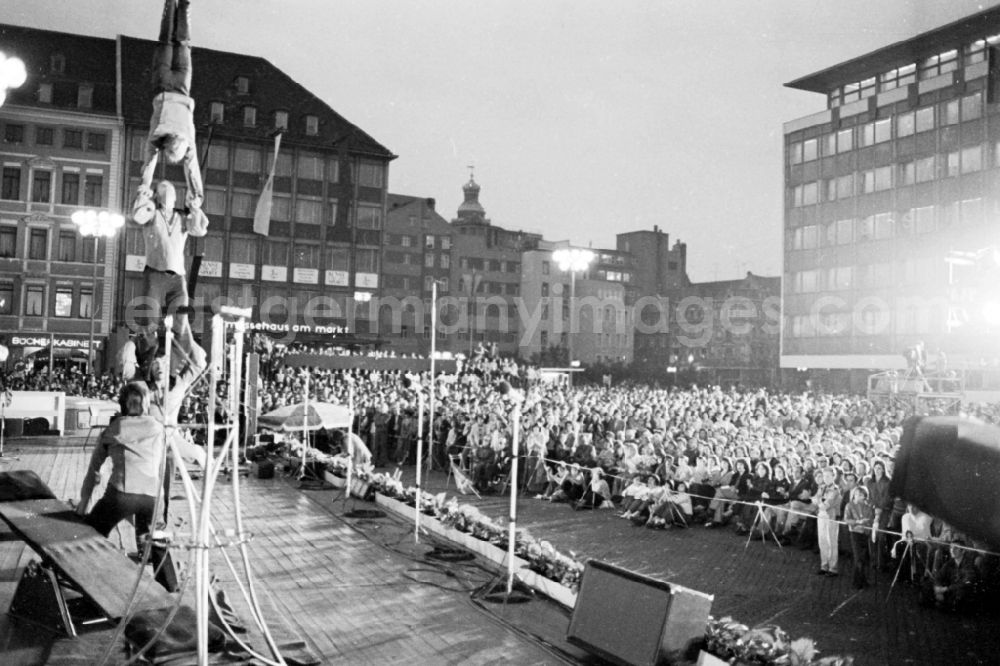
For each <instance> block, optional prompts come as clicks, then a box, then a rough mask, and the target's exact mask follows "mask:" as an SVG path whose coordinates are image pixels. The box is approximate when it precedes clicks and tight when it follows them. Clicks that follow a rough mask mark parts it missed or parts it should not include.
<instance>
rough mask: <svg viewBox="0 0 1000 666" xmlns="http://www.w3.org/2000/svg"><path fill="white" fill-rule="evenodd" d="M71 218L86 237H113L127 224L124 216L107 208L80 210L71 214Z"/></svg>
mask: <svg viewBox="0 0 1000 666" xmlns="http://www.w3.org/2000/svg"><path fill="white" fill-rule="evenodd" d="M70 220H72V221H73V224H75V225H76V226H77V228H78V229H79V230H80V235H81V236H84V237H86V238H91V237H94V236H104V237H105V238H111V237H113V236H114V235H115V234H116V233H117V232H118V230H119V229H121V228H122V227H123V226H125V218H124V217H122V216H121V215H120V214H118V213H109V212H108V211H106V210H102V211H96V210H78V211H76V212H75V213H73V214H72V215H71V216H70Z"/></svg>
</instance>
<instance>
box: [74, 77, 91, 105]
mask: <svg viewBox="0 0 1000 666" xmlns="http://www.w3.org/2000/svg"><path fill="white" fill-rule="evenodd" d="M76 106H77V108H79V109H89V108H91V107H93V106H94V86H92V85H91V84H89V83H81V84H80V87H79V88H77V91H76Z"/></svg>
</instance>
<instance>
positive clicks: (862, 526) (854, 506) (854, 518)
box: [844, 486, 875, 590]
mask: <svg viewBox="0 0 1000 666" xmlns="http://www.w3.org/2000/svg"><path fill="white" fill-rule="evenodd" d="M874 518H875V512H874V511H873V510H872V507H871V504H869V502H868V489H867V488H865V487H864V486H855V487H854V489H853V490H851V501H850V502H848V503H847V508H846V509H845V510H844V522H846V523H847V525H848V530H849V534H850V538H851V556H852V557H853V558H854V578H853V581H852V584H853V585H854V588H855V589H857V590H861V589H864V588H866V587H868V567H869V558H868V533H869V529H870V527H871V525H872V521H873V520H874Z"/></svg>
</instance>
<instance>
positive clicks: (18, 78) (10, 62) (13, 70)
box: [0, 58, 28, 88]
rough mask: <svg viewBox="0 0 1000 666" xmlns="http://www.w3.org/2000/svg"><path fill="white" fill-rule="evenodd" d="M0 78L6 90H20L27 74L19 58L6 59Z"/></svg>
mask: <svg viewBox="0 0 1000 666" xmlns="http://www.w3.org/2000/svg"><path fill="white" fill-rule="evenodd" d="M0 76H2V77H3V80H4V83H5V84H6V86H7V87H8V88H20V87H21V86H22V85H24V82H25V81H26V80H27V79H28V72H27V70H25V69H24V63H23V62H21V59H20V58H8V59H7V60H6V61H4V63H3V73H0Z"/></svg>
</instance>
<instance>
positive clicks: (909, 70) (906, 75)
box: [879, 63, 917, 92]
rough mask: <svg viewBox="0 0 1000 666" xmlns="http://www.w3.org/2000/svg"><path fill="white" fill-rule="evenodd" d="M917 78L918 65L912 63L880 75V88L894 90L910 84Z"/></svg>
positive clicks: (881, 89)
mask: <svg viewBox="0 0 1000 666" xmlns="http://www.w3.org/2000/svg"><path fill="white" fill-rule="evenodd" d="M916 79H917V65H916V63H910V64H909V65H903V66H902V67H899V68H897V69H891V70H889V71H888V72H883V73H882V74H880V75H879V90H880V91H882V92H884V91H886V90H893V89H895V88H902V87H903V86H906V85H909V84H911V83H913V82H914V81H916Z"/></svg>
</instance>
